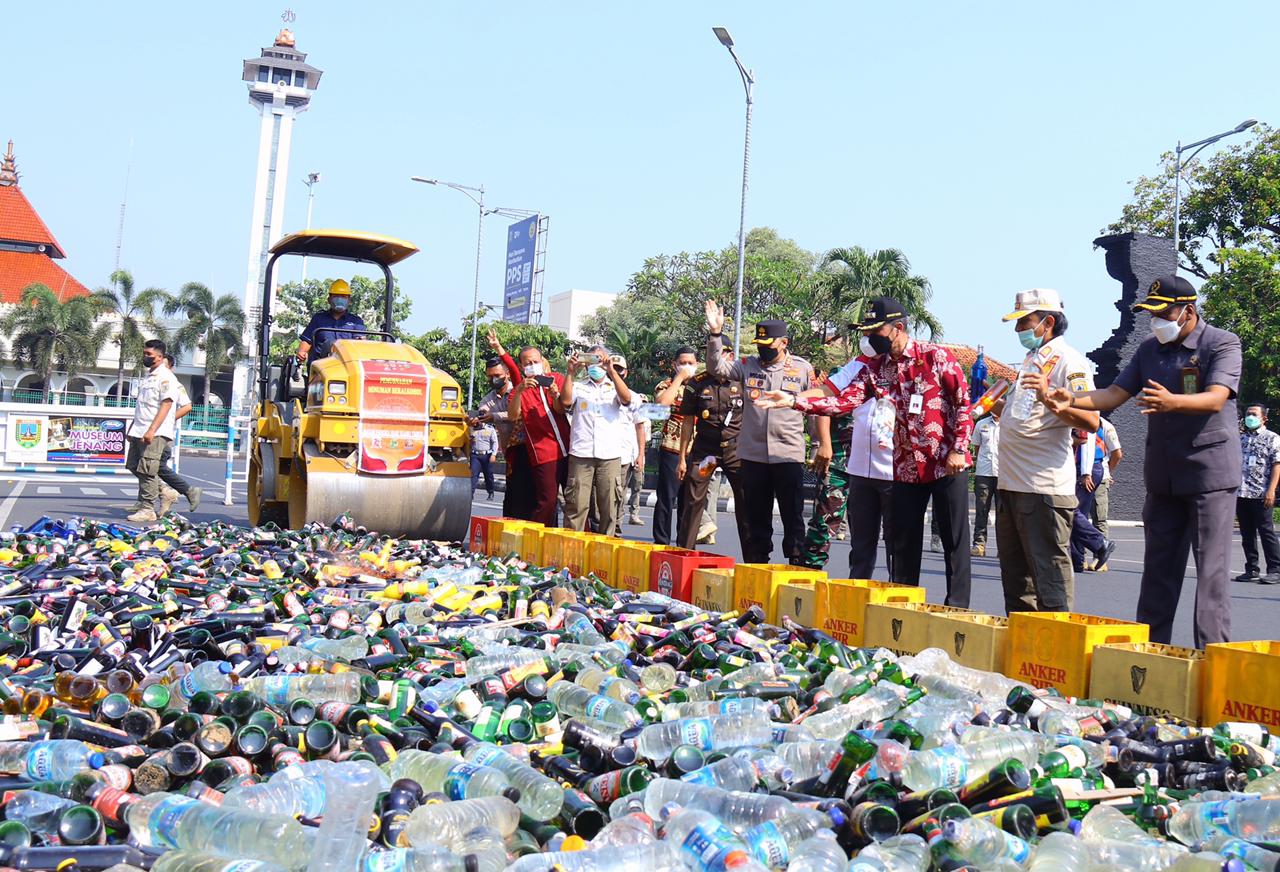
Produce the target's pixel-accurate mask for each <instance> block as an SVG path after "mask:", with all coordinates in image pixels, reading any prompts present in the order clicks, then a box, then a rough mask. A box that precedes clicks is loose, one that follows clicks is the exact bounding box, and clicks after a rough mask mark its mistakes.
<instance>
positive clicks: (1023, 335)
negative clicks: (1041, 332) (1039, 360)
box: [1018, 327, 1044, 351]
mask: <svg viewBox="0 0 1280 872" xmlns="http://www.w3.org/2000/svg"><path fill="white" fill-rule="evenodd" d="M1018 341H1019V342H1021V343H1022V347H1023V348H1025V349H1027V351H1035V350H1036V349H1038V348H1039V347H1040V346H1041V345H1044V337H1043V336H1037V335H1036V328H1035V327H1032V328H1031V329H1030V330H1019V331H1018Z"/></svg>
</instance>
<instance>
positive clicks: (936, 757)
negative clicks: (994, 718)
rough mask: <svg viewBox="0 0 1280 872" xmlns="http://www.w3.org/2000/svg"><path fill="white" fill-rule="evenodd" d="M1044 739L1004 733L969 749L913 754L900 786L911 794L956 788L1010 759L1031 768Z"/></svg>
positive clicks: (944, 748)
mask: <svg viewBox="0 0 1280 872" xmlns="http://www.w3.org/2000/svg"><path fill="white" fill-rule="evenodd" d="M1044 738H1045V737H1044V736H1040V735H1038V734H1035V733H1027V732H1017V733H1003V734H1001V735H997V736H991V737H989V738H984V739H983V740H982V741H978V742H974V743H973V744H971V745H943V746H941V747H938V748H932V749H930V750H928V751H915V752H913V753H912V754H911V756H909V757H908V758H907V762H906V764H905V765H904V766H903V768H902V783H903V784H905V785H906V786H907V787H908V788H909V789H911V790H913V791H916V790H933V789H934V788H937V787H959V786H961V785H962V784H965V783H966V782H968V781H969V780H970V778H973V777H975V776H976V775H978V774H980V773H983V772H987V771H989V770H990V769H992V768H994V767H995V766H996V765H997V764H999V763H1003V762H1004V761H1005V760H1008V759H1009V758H1010V757H1016V758H1018V760H1019V761H1021V762H1022V763H1024V764H1026V765H1027V766H1034V765H1035V764H1036V762H1038V761H1039V759H1040V753H1041V750H1042V748H1043V744H1042V743H1043V742H1044Z"/></svg>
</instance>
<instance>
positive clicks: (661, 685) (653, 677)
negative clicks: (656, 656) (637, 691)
mask: <svg viewBox="0 0 1280 872" xmlns="http://www.w3.org/2000/svg"><path fill="white" fill-rule="evenodd" d="M678 676H679V673H678V672H676V668H675V667H674V666H672V665H671V664H670V663H651V664H650V665H648V666H646V667H644V668H643V669H641V670H640V684H642V685H643V686H644V689H645V690H647V691H649V692H650V693H666V692H667V691H668V690H670V689H671V688H673V687H675V686H676V678H677V677H678Z"/></svg>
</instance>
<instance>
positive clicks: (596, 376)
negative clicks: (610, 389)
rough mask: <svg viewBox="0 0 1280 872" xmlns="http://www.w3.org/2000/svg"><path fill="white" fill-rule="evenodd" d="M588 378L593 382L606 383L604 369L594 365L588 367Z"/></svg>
mask: <svg viewBox="0 0 1280 872" xmlns="http://www.w3.org/2000/svg"><path fill="white" fill-rule="evenodd" d="M587 378H589V379H591V380H592V381H593V382H598V381H604V367H603V366H600V365H599V364H596V363H593V364H591V366H589V367H587Z"/></svg>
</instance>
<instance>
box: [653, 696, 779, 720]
mask: <svg viewBox="0 0 1280 872" xmlns="http://www.w3.org/2000/svg"><path fill="white" fill-rule="evenodd" d="M774 708H775V706H774V704H773V703H771V702H769V701H768V700H764V699H760V698H759V697H754V696H739V697H729V698H728V699H700V700H694V701H693V702H672V703H667V704H666V705H664V706H663V707H662V719H663V720H664V721H678V720H680V719H681V718H709V717H712V716H714V715H733V714H746V713H747V712H760V713H762V714H764V715H765V716H766V717H767V716H768V715H769V714H770V712H772V711H773V709H774Z"/></svg>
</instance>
